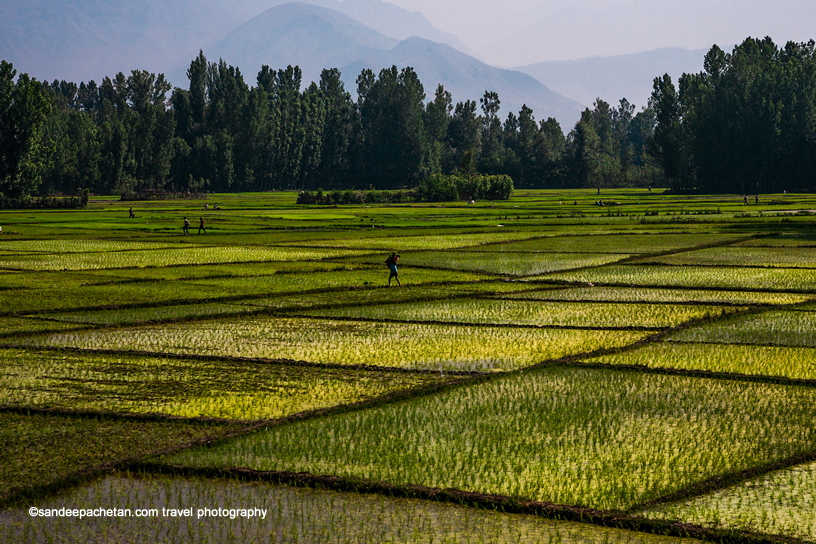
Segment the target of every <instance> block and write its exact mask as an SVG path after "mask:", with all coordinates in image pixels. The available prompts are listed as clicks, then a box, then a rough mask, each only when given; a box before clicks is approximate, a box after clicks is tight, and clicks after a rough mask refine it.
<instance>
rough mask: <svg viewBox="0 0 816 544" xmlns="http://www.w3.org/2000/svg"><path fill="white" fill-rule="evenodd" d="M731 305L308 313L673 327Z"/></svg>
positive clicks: (487, 303) (438, 306) (441, 304)
mask: <svg viewBox="0 0 816 544" xmlns="http://www.w3.org/2000/svg"><path fill="white" fill-rule="evenodd" d="M735 310H736V308H731V307H717V306H702V305H701V306H688V305H683V306H669V305H665V304H615V303H605V304H596V303H582V302H538V301H527V300H485V299H477V300H473V299H457V300H448V301H438V302H419V303H412V304H411V303H408V304H406V303H398V304H388V305H380V306H358V307H347V308H338V309H330V310H315V311H311V312H307V315H315V316H322V317H329V318H331V317H356V318H365V319H373V320H383V319H395V320H403V321H435V322H436V321H450V322H457V323H483V324H509V325H536V326H540V327H548V326H571V327H652V328H662V327H674V326H677V325H679V324H681V323H684V322H686V321H691V320H694V319H701V318H703V317H713V316H720V315H723V314H726V313H729V312H733V311H735Z"/></svg>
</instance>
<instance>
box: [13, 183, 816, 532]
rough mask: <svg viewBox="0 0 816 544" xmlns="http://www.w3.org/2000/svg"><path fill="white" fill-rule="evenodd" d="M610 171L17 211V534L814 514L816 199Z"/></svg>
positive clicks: (573, 528)
mask: <svg viewBox="0 0 816 544" xmlns="http://www.w3.org/2000/svg"><path fill="white" fill-rule="evenodd" d="M605 192H606V193H607V194H606V195H604V199H605V202H607V203H608V205H607V206H605V207H599V206H596V205H595V200H597V198H598V196H597V195H596V194H595V191H594V190H591V191H584V190H562V191H516V192H515V193H514V196H513V197H512V198H511V199H510V200H508V201H504V202H495V203H489V202H488V203H479V204H477V205H476V206H468V205H466V204H465V203H441V204H440V203H435V204H427V205H423V204H389V205H379V206H375V205H369V206H366V205H349V206H339V207H320V206H299V205H297V204H296V203H295V200H296V195H295V194H294V193H268V194H222V195H211V196H210V197H209V199H208V201H207V202H208V203H209V204H210V209H209V210H207V211H204V210H203V206H204V203H205V202H204V201H184V200H174V201H167V202H163V201H152V202H142V203H131V202H127V203H124V202H120V201H118V199H117V198H116V197H94V198H92V199H91V204H90V205H89V207H88V208H87V209H83V210H54V211H49V210H34V211H32V210H24V211H13V210H11V211H8V210H4V211H0V225H1V226H2V227H3V229H2V232H3V234H2V235H0V301H1V302H2V304H0V441H2V444H3V447H2V448H0V542H99V543H108V542H153V541H155V542H189V541H196V542H315V543H317V542H321V543H322V542H331V543H346V542H349V543H381V542H393V543H414V542H416V543H448V542H450V543H459V542H473V543H484V542H490V543H511V542H513V543H518V542H529V543H539V542H543V543H556V542H557V543H570V544H571V543H582V542H590V543H599V544H600V543H644V544H658V543H661V544H662V543H666V544H669V543H690V542H702V541H705V542H728V543H732V542H756V543H759V542H768V543H781V542H786V543H790V542H811V543H812V542H816V516H814V512H816V503H814V497H816V334H815V333H814V332H813V331H814V328H816V253H814V252H816V217H814V216H812V215H811V212H810V211H809V210H812V209H816V197H814V196H811V195H804V194H798V195H795V194H786V195H767V198H763V201H765V202H774V204H773V205H771V204H766V205H745V204H744V203H743V200H742V195H731V196H729V195H716V196H705V195H697V196H682V195H671V194H668V193H661V192H659V191H652V192H648V191H646V190H641V189H621V190H608V191H605ZM565 202H569V205H566V204H564V203H565ZM573 202H576V204H573ZM215 203H217V204H218V206H219V210H213V209H212V204H215ZM131 205H133V206H134V211H136V212H137V218H138V219H129V218H128V215H129V214H128V208H129V207H130V206H131ZM799 210H803V211H801V212H800V213H795V212H797V211H799ZM195 213H198V214H199V215H201V214H205V215H206V217H205V221H206V224H207V225H208V228H207V233H206V234H201V235H197V234H195V230H194V229H191V231H192V234H190V235H184V234H183V233H182V231H181V226H182V220H181V219H182V218H183V217H185V216H191V215H193V216H194V215H195ZM392 252H396V253H399V254H400V260H399V263H398V267H399V275H398V277H397V278H396V279H394V278H391V279H390V280H389V271H388V269H387V268H386V266H385V265H384V261H385V259H386V257H388V256H389V255H390V254H391V253H392ZM397 280H398V281H397ZM389 283H390V284H391V285H389Z"/></svg>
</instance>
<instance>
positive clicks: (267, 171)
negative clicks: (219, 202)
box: [0, 54, 661, 198]
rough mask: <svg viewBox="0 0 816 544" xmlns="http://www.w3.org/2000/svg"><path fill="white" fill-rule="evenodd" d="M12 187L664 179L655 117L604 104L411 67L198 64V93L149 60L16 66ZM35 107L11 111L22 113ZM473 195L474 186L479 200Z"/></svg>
mask: <svg viewBox="0 0 816 544" xmlns="http://www.w3.org/2000/svg"><path fill="white" fill-rule="evenodd" d="M2 66H3V68H2V71H0V101H1V102H0V105H2V107H3V109H2V111H3V112H5V113H3V115H5V117H3V118H2V123H3V124H2V125H0V135H2V137H3V138H6V139H8V138H13V139H14V141H15V142H16V143H15V144H13V145H12V144H5V141H4V146H3V155H2V157H0V160H2V161H3V162H2V163H0V167H2V168H3V170H2V171H0V176H2V178H0V180H2V183H3V185H2V188H0V192H3V193H4V194H6V195H7V196H8V195H14V196H20V195H25V194H28V193H31V192H32V191H35V190H39V192H40V193H41V194H56V193H63V194H70V195H73V194H76V192H77V191H78V190H79V188H87V189H90V190H91V192H93V193H97V194H100V193H105V194H110V193H125V192H131V193H133V192H137V193H138V192H144V191H150V190H155V191H188V190H189V191H193V192H199V191H210V190H213V191H269V190H292V189H297V190H314V189H317V188H324V189H326V190H345V189H369V188H376V189H392V190H393V189H400V188H417V187H419V186H420V185H421V184H423V183H426V184H427V182H428V181H429V180H430V179H431V178H432V177H433V176H438V175H452V174H455V175H458V176H461V177H462V178H464V179H471V178H473V177H474V176H475V175H476V174H485V175H508V176H510V177H511V178H512V179H513V181H514V183H515V186H516V187H528V188H529V187H565V186H591V187H595V186H601V185H621V184H636V183H640V184H644V185H645V184H649V183H651V184H654V183H657V181H658V180H659V179H660V176H661V173H660V171H659V169H658V168H657V167H656V166H655V163H654V161H651V159H650V157H649V156H648V155H647V153H646V152H645V149H646V147H645V142H646V141H647V140H649V138H650V137H651V131H652V129H653V126H654V115H653V114H652V112H651V110H649V109H644V110H643V111H641V112H638V113H637V114H635V113H634V107H633V106H631V105H630V104H629V103H628V102H626V101H625V100H622V101H621V103H620V105H619V106H618V107H617V108H613V107H610V106H609V104H607V103H606V102H604V101H603V100H600V99H599V100H598V101H597V102H596V104H595V107H594V109H592V110H590V109H587V110H586V111H585V112H584V114H583V116H582V118H581V121H580V122H579V123H578V124H577V125H576V126H575V128H574V129H573V130H572V131H571V132H570V133H569V134H568V135H567V136H565V135H564V134H563V132H562V129H561V126H560V125H559V123H558V121H556V120H555V119H553V118H549V119H546V120H542V121H541V122H537V121H536V119H535V116H534V113H533V111H532V110H531V109H530V108H528V107H526V106H524V107H523V108H522V109H521V111H520V112H518V114H516V113H514V112H510V113H508V114H507V116H506V118H504V119H502V117H500V109H501V101H500V98H499V96H498V95H497V94H496V93H493V92H485V95H484V97H482V99H481V100H480V101H479V103H478V104H477V103H476V102H474V101H472V100H467V101H465V102H458V103H456V104H454V103H453V100H452V97H451V94H450V93H449V92H448V91H446V90H445V89H444V88H443V87H442V86H441V85H439V86H438V87H437V89H436V91H435V93H434V95H433V98H432V99H431V100H426V93H425V89H424V86H423V84H422V82H421V81H420V80H419V78H418V77H417V75H416V73H415V72H414V71H413V69H411V68H404V69H402V70H398V69H397V68H396V67H391V68H386V69H383V70H382V71H380V73H379V74H375V73H374V72H372V71H371V70H363V71H362V72H361V73H360V75H359V76H358V77H357V80H356V83H357V89H356V98H353V97H352V94H351V93H350V92H349V91H348V90H347V89H345V87H344V84H343V82H342V80H341V78H340V72H339V71H338V70H337V69H329V70H324V71H323V72H322V74H321V77H320V81H318V82H312V83H311V84H310V85H308V86H305V85H304V84H303V83H304V82H303V81H302V74H301V71H300V69H299V68H298V67H291V66H290V67H287V68H285V69H281V70H273V69H271V68H269V67H268V66H263V67H262V68H261V70H260V71H259V72H258V74H257V77H256V81H255V82H254V83H255V84H254V85H252V86H251V85H250V84H248V83H247V82H246V81H245V80H244V76H243V74H242V73H241V71H240V70H239V69H238V68H235V67H233V66H229V65H227V64H226V63H224V62H223V61H220V62H217V63H215V62H209V61H208V60H207V59H206V58H205V57H204V55H203V54H199V56H198V57H197V58H196V59H194V60H193V61H192V62H191V63H190V68H189V70H188V71H187V76H188V80H189V84H188V86H187V88H184V89H182V88H178V87H176V88H173V87H172V86H171V85H170V83H169V82H168V81H167V80H165V78H164V76H163V75H155V74H151V73H149V72H145V71H133V72H131V74H130V75H127V76H126V75H125V74H123V73H119V74H117V75H116V76H115V77H113V78H105V79H103V80H102V82H101V83H99V84H97V83H96V82H94V81H90V82H87V83H80V84H79V85H77V84H75V83H71V82H66V81H54V82H52V83H43V84H40V83H38V82H36V80H33V79H30V78H28V76H26V75H22V76H20V77H19V78H17V81H16V83H15V81H14V75H15V72H14V70H13V68H12V67H11V65H10V64H8V63H3V65H2ZM12 111H21V112H27V113H25V114H21V115H19V116H18V117H15V118H14V119H7V117H9V115H8V112H12ZM463 198H464V197H463Z"/></svg>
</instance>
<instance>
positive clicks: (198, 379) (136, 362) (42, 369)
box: [0, 350, 440, 419]
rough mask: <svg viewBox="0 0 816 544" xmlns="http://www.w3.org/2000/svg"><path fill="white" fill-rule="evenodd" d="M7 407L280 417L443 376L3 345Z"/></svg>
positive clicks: (2, 396)
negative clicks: (34, 349)
mask: <svg viewBox="0 0 816 544" xmlns="http://www.w3.org/2000/svg"><path fill="white" fill-rule="evenodd" d="M0 367H2V368H3V373H2V374H0V405H5V406H18V407H36V408H58V409H66V410H92V411H103V412H132V413H159V414H167V415H174V416H182V417H214V418H225V419H274V418H279V417H285V416H289V415H292V414H295V413H298V412H303V411H307V410H314V409H318V408H329V407H331V406H336V405H339V404H348V403H354V402H359V401H362V400H367V399H371V398H374V397H378V396H382V395H386V394H389V393H393V392H395V391H399V390H403V389H409V388H414V387H420V386H426V385H430V384H433V383H436V382H438V381H439V380H440V378H439V376H438V375H436V374H413V373H404V372H382V371H378V372H372V371H364V370H353V369H342V370H340V369H330V368H329V369H326V368H315V367H309V366H283V365H274V364H258V363H250V362H237V361H222V360H215V361H213V360H195V359H176V358H172V359H170V358H161V357H137V356H126V355H122V356H109V355H95V354H76V353H65V352H59V351H46V352H32V351H24V350H0Z"/></svg>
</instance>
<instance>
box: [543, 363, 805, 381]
mask: <svg viewBox="0 0 816 544" xmlns="http://www.w3.org/2000/svg"><path fill="white" fill-rule="evenodd" d="M553 366H562V367H571V368H587V369H593V370H610V371H615V370H620V371H622V372H625V371H632V372H639V373H641V374H657V375H660V376H683V377H689V378H702V379H711V380H728V381H735V382H750V383H762V384H769V385H791V386H799V387H816V379H810V378H788V377H786V376H767V375H764V374H741V373H736V372H716V371H713V370H694V369H685V368H673V367H650V366H644V365H616V364H610V363H593V362H583V361H580V360H573V361H563V362H560V363H558V364H556V365H553Z"/></svg>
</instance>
